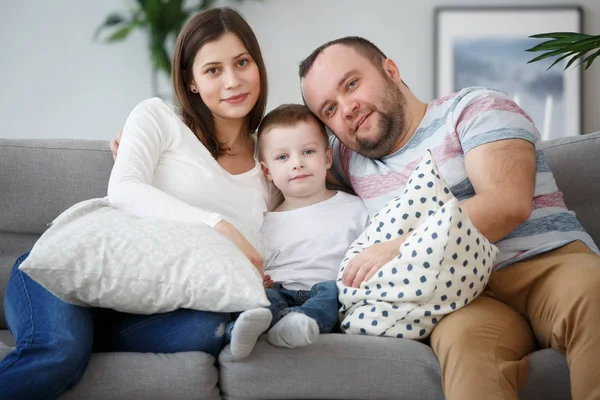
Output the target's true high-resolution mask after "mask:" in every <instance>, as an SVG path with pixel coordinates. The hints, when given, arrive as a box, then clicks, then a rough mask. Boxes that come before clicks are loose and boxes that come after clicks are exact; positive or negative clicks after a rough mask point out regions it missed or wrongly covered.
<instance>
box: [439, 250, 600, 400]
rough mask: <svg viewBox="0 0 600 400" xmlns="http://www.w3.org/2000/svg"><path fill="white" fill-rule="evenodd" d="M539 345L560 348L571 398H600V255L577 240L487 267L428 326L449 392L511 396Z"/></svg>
mask: <svg viewBox="0 0 600 400" xmlns="http://www.w3.org/2000/svg"><path fill="white" fill-rule="evenodd" d="M540 346H541V347H542V348H548V347H551V348H553V349H556V350H558V351H560V352H563V353H565V354H566V357H567V361H568V364H569V369H570V376H571V393H572V396H573V399H574V400H584V399H586V400H592V399H595V400H598V399H600V257H598V256H597V255H595V254H594V253H592V252H591V251H590V250H589V248H588V247H587V246H585V245H584V244H583V243H581V242H579V241H577V242H573V243H570V244H568V245H566V246H563V247H561V248H559V249H556V250H553V251H550V252H548V253H544V254H541V255H539V256H537V257H533V258H530V259H527V260H525V261H521V262H518V263H515V264H512V265H510V266H508V267H506V268H502V269H500V270H499V271H495V272H493V273H492V275H491V277H490V281H489V284H488V286H487V288H486V289H485V291H484V292H483V293H482V294H481V296H480V297H478V298H477V299H476V300H475V301H473V302H472V303H471V304H469V305H468V306H467V307H464V308H462V309H460V310H458V311H456V312H455V313H453V314H450V315H448V316H446V317H444V318H443V319H442V320H441V321H440V323H439V324H438V326H437V327H436V328H435V329H434V330H433V333H432V334H431V347H432V348H433V351H434V352H435V354H436V355H437V357H438V360H439V362H440V365H441V368H442V384H443V388H444V393H445V395H446V399H448V400H470V399H473V400H481V399H489V400H492V399H518V392H519V389H520V388H521V387H522V386H523V384H524V383H525V380H526V379H527V373H528V368H529V363H528V358H527V356H528V355H529V354H530V353H531V352H533V351H535V350H536V349H538V348H539V347H540Z"/></svg>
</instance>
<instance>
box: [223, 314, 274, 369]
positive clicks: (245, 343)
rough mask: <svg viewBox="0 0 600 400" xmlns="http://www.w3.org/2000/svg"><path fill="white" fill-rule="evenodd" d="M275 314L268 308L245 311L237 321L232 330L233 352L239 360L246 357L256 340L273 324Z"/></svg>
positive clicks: (231, 345) (231, 347) (231, 346)
mask: <svg viewBox="0 0 600 400" xmlns="http://www.w3.org/2000/svg"><path fill="white" fill-rule="evenodd" d="M272 319H273V315H272V314H271V311H269V310H268V309H266V308H255V309H252V310H248V311H244V312H243V313H242V314H240V316H239V317H238V319H237V320H236V321H235V325H234V326H233V330H232V331H231V344H230V349H231V354H232V355H233V357H234V358H235V359H237V360H241V359H242V358H246V357H248V356H249V355H250V353H251V352H252V349H254V345H256V341H257V340H258V338H259V336H260V335H262V334H263V333H264V332H265V331H266V330H267V329H269V325H270V324H271V320H272Z"/></svg>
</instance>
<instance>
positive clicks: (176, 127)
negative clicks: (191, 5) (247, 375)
mask: <svg viewBox="0 0 600 400" xmlns="http://www.w3.org/2000/svg"><path fill="white" fill-rule="evenodd" d="M173 87H174V91H175V94H176V97H177V100H178V103H179V105H180V110H179V111H178V112H176V111H175V110H173V109H172V108H171V107H169V106H167V105H166V104H165V103H164V102H163V101H162V100H160V99H150V100H146V101H144V102H142V103H140V104H139V105H138V106H136V108H135V109H134V110H133V111H132V113H131V114H130V116H129V118H128V120H127V122H126V124H125V127H124V130H123V136H122V140H121V142H120V146H119V157H118V158H117V159H116V161H115V165H114V167H113V171H112V173H111V177H110V181H109V186H108V196H109V199H110V201H111V204H112V205H114V206H115V207H117V208H120V209H123V210H126V211H128V212H132V213H134V214H136V215H138V216H141V217H152V218H162V219H169V220H175V221H177V220H180V221H186V222H197V223H206V224H209V225H210V226H213V227H214V228H215V229H217V230H218V231H219V232H221V233H222V234H224V235H225V236H226V237H228V238H229V239H230V240H231V241H233V242H234V243H235V244H236V245H237V246H238V247H239V248H240V249H241V250H242V251H243V252H244V254H246V256H248V258H249V259H250V260H251V261H252V263H253V264H254V265H255V266H256V268H257V269H258V270H259V272H260V273H261V274H262V260H261V258H260V255H259V254H258V252H257V251H256V249H254V248H253V247H252V245H251V244H250V243H249V242H248V241H247V240H246V239H245V238H244V237H243V236H242V235H241V234H240V233H239V232H238V231H237V230H236V229H235V228H234V227H233V225H231V224H229V223H228V222H226V221H225V220H224V218H234V219H237V220H239V221H241V222H243V223H246V224H248V225H250V227H253V228H255V229H257V230H258V228H259V227H260V225H261V223H262V214H263V212H264V211H266V210H267V209H268V203H269V201H270V198H271V194H272V191H271V187H270V186H268V184H267V182H266V180H265V179H264V176H263V174H262V171H261V168H260V164H259V163H258V161H257V160H256V156H255V142H254V136H253V135H252V134H253V132H254V131H255V129H256V128H257V126H258V124H259V122H260V120H261V118H262V116H263V113H264V110H265V105H266V94H267V80H266V69H265V66H264V63H263V59H262V55H261V52H260V48H259V45H258V42H257V40H256V37H255V35H254V33H253V32H252V30H251V28H250V27H249V26H248V24H247V23H246V22H245V21H244V19H243V18H242V17H241V16H240V15H239V14H237V13H236V12H235V11H233V10H231V9H228V8H221V9H218V8H217V9H210V10H207V11H204V12H201V13H199V14H198V15H196V16H194V17H193V18H192V19H191V20H190V21H189V22H188V23H187V24H186V25H185V26H184V27H183V29H182V30H181V32H180V34H179V36H178V39H177V43H176V46H175V53H174V57H173ZM27 255H28V254H24V255H23V256H21V257H20V258H19V259H18V260H17V261H16V263H15V265H14V267H13V270H12V273H11V277H10V278H9V282H8V285H7V289H6V298H5V310H6V320H7V324H8V326H9V329H10V331H11V333H12V334H13V336H14V338H15V340H16V342H17V346H16V349H15V350H14V351H12V352H11V353H9V354H8V355H7V356H6V357H5V358H4V359H3V360H2V361H0V388H2V390H1V391H0V399H9V398H10V399H13V398H19V399H25V398H27V399H29V398H31V399H42V398H57V397H58V396H59V395H60V394H61V393H63V392H64V391H66V390H68V389H70V388H71V387H73V385H75V384H76V383H77V381H78V380H79V379H80V378H81V377H82V375H83V373H84V371H85V368H86V365H87V362H88V359H89V357H90V354H91V352H92V351H93V350H94V351H128V352H156V353H174V352H181V351H204V352H207V353H210V354H212V355H214V356H216V355H218V353H219V352H220V351H221V349H222V347H223V346H224V344H225V343H224V341H225V338H224V335H223V331H224V329H223V328H224V326H225V325H226V324H227V323H228V322H229V321H230V320H231V315H230V314H227V313H211V312H202V311H193V310H187V309H180V310H176V311H174V312H170V313H165V314H160V315H151V316H145V315H131V314H124V313H119V312H116V311H113V310H107V309H93V308H82V307H77V306H73V305H69V304H67V303H64V302H63V301H61V300H59V299H58V298H56V297H55V296H53V295H52V294H51V293H50V292H48V291H47V290H45V289H44V288H43V287H41V286H40V285H39V284H37V283H36V282H34V281H33V280H31V279H30V278H29V277H28V276H27V275H25V274H24V273H23V272H21V271H19V270H18V267H19V265H20V264H21V263H22V262H23V261H24V260H25V259H26V258H27ZM267 280H268V277H267ZM100 320H101V322H102V323H100ZM100 326H102V327H103V328H102V331H100V330H99V327H100ZM188 332H189V333H190V334H186V333H188ZM164 337H169V338H170V340H168V341H165V340H163V339H161V338H164Z"/></svg>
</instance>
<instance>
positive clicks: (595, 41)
mask: <svg viewBox="0 0 600 400" xmlns="http://www.w3.org/2000/svg"><path fill="white" fill-rule="evenodd" d="M530 37H532V38H536V39H549V40H547V41H544V42H542V43H539V44H537V45H536V46H533V47H532V48H529V49H527V50H526V51H529V52H544V53H543V54H541V55H539V56H537V57H535V58H534V59H532V60H530V61H529V63H532V62H536V61H539V60H543V59H545V58H548V57H555V56H560V57H557V58H556V60H554V62H553V63H552V64H551V65H550V66H549V67H548V69H550V68H552V67H553V66H554V65H556V64H557V63H559V62H561V61H562V60H564V59H566V58H568V57H571V58H570V59H569V61H568V62H567V64H566V66H565V69H567V68H569V67H570V66H571V65H573V63H574V62H575V61H577V60H578V59H581V60H582V61H581V62H582V63H585V69H588V68H589V67H590V66H591V65H592V63H593V62H594V60H595V59H596V58H597V57H598V56H600V35H597V36H592V35H586V34H583V33H573V32H552V33H542V34H539V35H533V36H530ZM590 52H592V53H591V54H589V55H586V54H587V53H590Z"/></svg>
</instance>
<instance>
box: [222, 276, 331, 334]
mask: <svg viewBox="0 0 600 400" xmlns="http://www.w3.org/2000/svg"><path fill="white" fill-rule="evenodd" d="M265 292H266V293H267V298H268V299H269V301H270V302H271V305H270V306H268V307H267V308H268V309H269V310H270V311H271V314H273V320H272V321H271V325H270V326H269V329H271V327H272V326H273V325H275V324H276V323H277V322H279V321H280V320H281V318H283V317H285V316H286V315H287V314H289V313H291V312H298V313H302V314H305V315H307V316H309V317H311V318H313V319H314V320H315V321H317V325H319V332H321V333H329V332H331V331H333V330H334V329H335V328H337V325H338V318H339V314H338V311H339V309H340V304H339V302H338V290H337V286H336V284H335V281H324V282H319V283H317V284H316V285H314V286H313V287H312V288H311V290H288V289H286V288H284V287H283V285H282V284H281V283H280V282H275V284H274V285H273V287H272V288H270V289H266V290H265ZM234 326H235V321H232V322H230V323H229V325H228V326H227V340H228V341H230V340H231V331H232V330H233V327H234Z"/></svg>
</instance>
